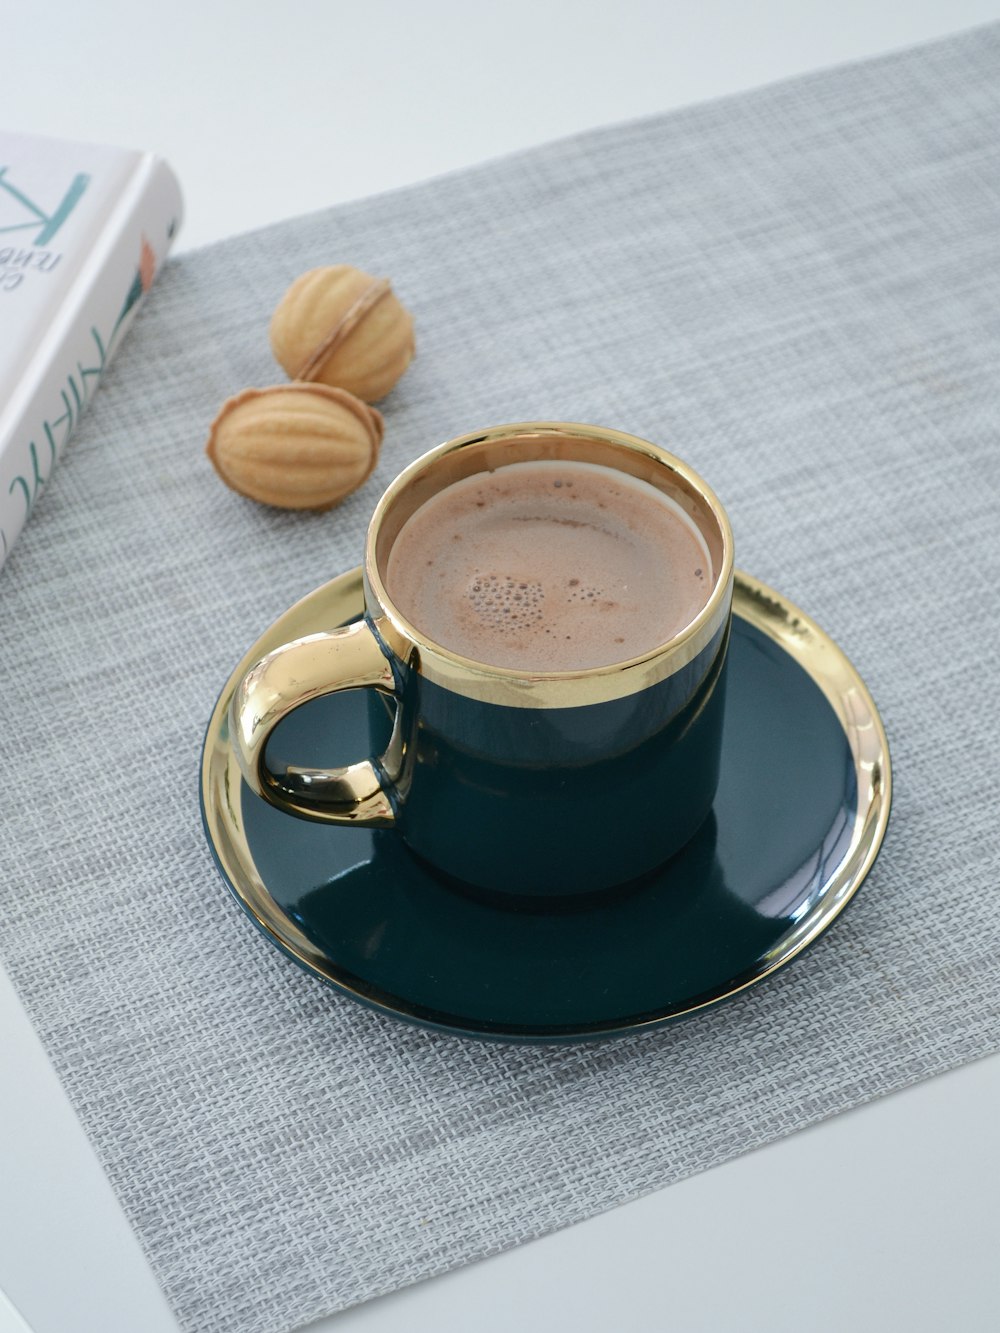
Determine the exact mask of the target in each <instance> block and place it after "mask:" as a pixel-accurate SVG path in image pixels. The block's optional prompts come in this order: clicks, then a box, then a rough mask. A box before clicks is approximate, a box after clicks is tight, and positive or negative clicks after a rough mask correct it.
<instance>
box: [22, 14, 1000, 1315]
mask: <svg viewBox="0 0 1000 1333" xmlns="http://www.w3.org/2000/svg"><path fill="white" fill-rule="evenodd" d="M995 19H1000V0H784V2H782V0H757V3H751V0H699V3H697V4H695V3H693V0H691V2H690V3H687V4H684V3H682V2H681V0H674V3H670V2H669V0H645V2H644V0H604V3H593V2H592V0H576V2H575V3H574V0H505V3H503V4H496V5H494V4H490V5H487V4H485V3H478V4H477V2H476V0H464V3H463V0H452V2H450V3H449V2H446V0H420V3H410V4H407V3H406V2H405V0H396V2H395V3H392V2H391V0H366V2H365V0H353V3H350V4H344V3H339V2H338V0H315V2H313V3H307V2H306V0H284V3H282V4H279V5H274V6H271V7H269V8H268V9H267V10H266V11H264V10H263V9H260V8H256V7H255V6H254V5H253V3H252V0H243V3H236V0H217V2H215V3H213V0H174V3H172V4H169V5H164V6H161V7H158V8H154V7H152V6H149V7H146V6H142V5H139V4H135V3H134V2H132V0H91V3H89V4H81V3H79V0H53V2H52V3H50V4H49V5H47V6H44V7H42V8H41V9H39V8H38V7H37V6H28V5H27V4H24V3H22V4H21V6H20V7H19V8H16V9H11V8H10V7H6V8H5V11H4V16H3V24H2V39H3V46H4V60H3V66H4V68H3V74H2V76H0V125H3V126H4V127H5V128H9V129H14V130H23V131H30V132H37V133H45V134H52V135H55V136H57V137H63V138H79V139H89V140H93V141H97V142H108V143H122V144H127V145H130V146H134V147H148V148H153V149H156V150H157V151H159V152H161V153H163V155H164V156H166V157H167V158H168V160H169V161H170V162H171V163H172V164H173V166H174V168H175V170H176V171H177V173H178V175H179V177H180V179H181V183H182V187H183V189H184V193H185V198H186V208H187V218H186V222H185V225H184V228H183V231H182V234H181V237H180V243H179V245H178V250H179V251H183V250H185V249H189V248H192V247H195V246H198V245H202V244H205V243H207V242H209V241H213V240H217V239H220V238H222V237H225V236H229V235H232V234H234V233H236V232H239V231H242V230H245V229H247V228H249V227H254V226H258V225H261V224H263V223H267V222H272V221H277V220H278V219H281V218H285V217H290V216H292V215H294V214H297V213H301V212H306V211H309V210H312V209H316V208H322V207H325V206H326V205H329V204H332V203H337V202H340V201H342V200H347V199H352V198H357V197H359V196H362V195H366V194H371V193H373V192H376V191H380V190H385V189H389V188H392V187H394V186H397V185H402V184H406V183H409V182H411V181H416V180H421V179H424V178H426V177H428V176H432V175H436V174H439V173H441V172H444V171H449V170H452V169H454V168H457V167H462V166H466V165H469V164H472V163H474V162H480V161H482V160H484V159H486V158H489V157H494V156H497V155H499V154H503V153H506V152H509V151H512V150H515V149H518V148H522V147H527V146H530V145H532V144H536V143H542V142H545V141H546V140H548V139H552V138H556V137H559V136H562V135H565V134H569V133H573V132H575V131H577V130H580V129H585V128H587V127H590V126H593V125H599V124H605V123H609V122H613V121H620V120H625V119H629V118H632V117H635V116H641V115H646V114H650V113H655V112H658V111H664V110H667V109H669V108H671V107H676V106H682V105H686V104H689V103H691V102H696V101H702V100H705V99H706V98H710V97H715V96H718V95H721V94H725V93H730V92H736V91H739V90H742V89H745V88H751V87H756V86H759V85H761V84H764V83H768V82H771V81H773V80H775V79H779V78H784V77H787V76H789V75H793V74H799V73H805V72H808V71H810V70H814V69H819V68H821V67H824V66H828V65H832V64H838V63H841V62H843V61H847V60H853V59H858V58H862V57H865V56H869V55H876V54H880V53H882V52H886V51H892V50H897V49H900V48H902V47H905V46H909V45H913V44H916V43H919V42H923V41H927V40H930V39H932V38H934V37H938V36H943V35H945V34H947V33H950V32H956V31H959V30H961V29H962V28H967V27H970V26H973V25H975V24H977V23H983V22H988V21H991V20H995ZM998 77H1000V71H998ZM337 258H338V256H330V259H331V261H335V260H336V259H337ZM262 318H263V316H262ZM0 603H2V588H0ZM207 706H208V705H207V703H206V707H207ZM2 836H3V833H2V826H0V837H2ZM799 965H800V966H801V965H802V964H799ZM805 965H808V963H806V964H805ZM776 1077H780V1071H776ZM998 1116H1000V1057H991V1058H989V1059H987V1060H983V1061H980V1062H979V1063H977V1064H974V1065H971V1066H967V1067H966V1068H964V1069H962V1070H959V1071H956V1072H954V1073H951V1074H946V1075H943V1076H941V1077H938V1078H935V1079H931V1080H929V1081H927V1082H925V1083H922V1084H920V1085H918V1086H917V1087H915V1088H912V1089H910V1090H907V1091H905V1092H902V1093H897V1094H895V1095H893V1096H891V1097H888V1098H885V1099H883V1100H882V1101H880V1102H877V1103H873V1104H870V1105H868V1106H866V1107H863V1108H861V1109H860V1110H858V1111H854V1112H851V1113H849V1114H846V1115H841V1116H838V1117H835V1118H834V1119H832V1120H829V1121H827V1122H825V1123H824V1124H822V1125H819V1126H816V1127H814V1128H812V1129H809V1130H805V1131H803V1132H801V1133H799V1134H795V1135H793V1136H791V1137H790V1138H787V1139H785V1140H783V1141H781V1142H779V1143H776V1144H773V1145H771V1146H769V1147H767V1148H764V1149H760V1150H758V1151H756V1152H754V1153H751V1154H749V1155H747V1156H746V1157H743V1158H740V1159H739V1160H737V1161H735V1162H732V1163H729V1164H728V1165H726V1166H722V1167H718V1168H716V1169H715V1170H713V1171H709V1172H705V1173H703V1174H701V1175H699V1176H695V1177H693V1178H692V1179H690V1180H687V1181H684V1182H682V1183H680V1184H678V1185H674V1186H672V1187H671V1188H669V1189H666V1190H661V1191H659V1192H658V1193H656V1194H653V1195H650V1196H648V1197H646V1198H644V1199H640V1200H637V1201H635V1202H632V1203H629V1204H627V1205H625V1206H623V1207H621V1208H618V1209H615V1210H614V1211H612V1212H610V1213H606V1214H604V1215H603V1216H601V1217H597V1218H594V1219H592V1220H591V1221H589V1222H584V1223H581V1224H579V1225H577V1226H574V1227H572V1228H569V1229H567V1230H565V1231H562V1232H559V1233H557V1234H555V1235H553V1236H549V1237H546V1238H544V1239H542V1240H540V1241H535V1242H533V1243H532V1244H530V1245H525V1246H521V1247H520V1248H519V1249H517V1250H514V1251H511V1252H509V1253H507V1254H505V1255H502V1256H499V1257H498V1258H493V1259H489V1260H484V1261H481V1262H479V1263H476V1264H472V1265H470V1266H469V1267H467V1268H465V1269H462V1270H459V1271H457V1272H455V1273H452V1274H449V1275H447V1276H445V1277H441V1278H435V1279H432V1280H430V1281H427V1282H423V1283H419V1284H417V1285H416V1286H414V1287H411V1288H408V1289H407V1290H405V1291H402V1292H399V1293H396V1294H395V1295H392V1296H389V1297H385V1298H383V1299H381V1300H376V1301H372V1302H369V1303H368V1304H366V1305H364V1306H360V1307H358V1308H356V1309H354V1310H351V1311H347V1312H345V1313H344V1314H343V1315H340V1316H338V1317H333V1318H330V1319H327V1320H323V1321H321V1322H320V1323H319V1324H315V1325H312V1326H311V1328H312V1329H313V1333H396V1330H399V1329H403V1328H405V1329H406V1330H407V1333H451V1331H452V1330H454V1331H456V1333H457V1330H466V1329H469V1328H476V1329H477V1331H478V1333H501V1331H502V1333H507V1330H509V1329H510V1328H512V1327H517V1328H520V1329H523V1330H526V1333H533V1331H534V1330H541V1329H545V1330H548V1329H563V1328H566V1329H568V1328H572V1329H574V1330H575V1331H576V1333H598V1330H602V1331H603V1330H605V1329H609V1328H613V1327H614V1328H618V1327H620V1328H627V1329H630V1330H635V1331H636V1333H647V1331H648V1333H653V1331H654V1330H655V1331H656V1333H660V1330H666V1329H670V1330H680V1331H682V1333H700V1331H701V1330H706V1331H714V1330H723V1329H729V1328H734V1327H739V1328H742V1329H747V1330H751V1331H756V1330H765V1329H766V1330H769V1333H785V1330H788V1331H789V1333H790V1331H791V1330H793V1329H794V1330H796V1333H798V1330H801V1329H807V1330H810V1333H834V1330H836V1331H837V1333H840V1330H842V1329H845V1328H848V1327H852V1326H853V1327H856V1328H859V1329H862V1330H874V1329H879V1330H896V1329H906V1330H908V1333H923V1331H924V1330H926V1331H927V1333H931V1331H932V1330H933V1331H934V1333H937V1330H940V1329H945V1328H947V1329H949V1330H956V1331H961V1333H978V1330H983V1333H985V1331H986V1330H990V1333H993V1331H994V1330H996V1329H997V1328H1000V1275H998V1272H1000V1270H998V1265H997V1262H996V1255H997V1252H998V1242H1000V1219H998V1213H997V1207H996V1201H995V1200H996V1195H997V1172H998V1166H1000V1148H998V1136H997V1133H996V1124H997V1120H998ZM0 1290H2V1291H3V1292H6V1295H7V1299H6V1300H5V1299H4V1298H3V1296H2V1295H0V1333H23V1330H24V1328H25V1326H26V1325H27V1326H28V1327H30V1328H31V1329H32V1330H33V1331H34V1333H177V1329H178V1325H177V1323H176V1321H175V1320H174V1318H173V1316H172V1314H171V1313H170V1310H169V1308H168V1307H167V1304H166V1302H165V1300H164V1298H163V1296H162V1294H161V1293H160V1291H159V1288H158V1286H157V1284H156V1281H155V1279H154V1278H153V1275H152V1273H151V1271H150V1269H149V1267H148V1265H147V1263H146V1261H145V1259H144V1258H143V1255H142V1253H141V1251H140V1248H139V1245H138V1242H137V1240H136V1239H135V1237H134V1236H133V1234H132V1232H131V1229H130V1228H129V1226H128V1223H127V1222H126V1221H125V1218H124V1215H123V1214H122V1212H121V1210H120V1208H119V1207H118V1204H117V1202H116V1200H115V1198H114V1196H113V1194H112V1192H111V1189H110V1186H109V1185H108V1183H107V1181H106V1179H105V1177H104V1175H103V1172H102V1171H101V1169H100V1167H99V1165H98V1163H97V1159H96V1157H95V1156H94V1153H93V1150H92V1149H91V1147H90V1145H89V1143H88V1141H87V1139H86V1136H85V1135H84V1133H83V1130H82V1128H81V1127H80V1124H79V1122H78V1121H77V1119H76V1117H75V1115H74V1114H73V1112H72V1110H71V1108H70V1106H69V1103H68V1101H67V1100H66V1097H65V1094H64V1093H63V1092H62V1089H61V1087H60V1085H59V1083H58V1080H57V1079H56V1076H55V1074H54V1072H53V1070H52V1068H51V1066H50V1065H49V1063H48V1060H47V1059H46V1057H45V1054H44V1052H43V1050H42V1048H41V1046H40V1044H39V1042H38V1039H37V1037H36V1036H35V1033H34V1030H33V1028H32V1027H31V1024H30V1022H29V1020H28V1018H27V1016H26V1015H25V1013H24V1010H23V1009H22V1008H21V1005H20V1003H19V1001H18V999H17V997H16V995H15V993H14V991H13V988H12V987H11V985H10V983H9V981H8V980H7V978H6V977H5V976H4V975H3V973H2V972H0Z"/></svg>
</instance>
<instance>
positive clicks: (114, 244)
mask: <svg viewBox="0 0 1000 1333" xmlns="http://www.w3.org/2000/svg"><path fill="white" fill-rule="evenodd" d="M181 212H182V206H181V194H180V188H179V186H178V184H177V180H176V178H175V176H174V174H173V172H172V171H171V170H170V168H169V167H168V166H167V164H166V163H165V162H164V161H163V160H162V159H161V158H158V157H156V156H155V155H154V154H152V153H142V152H134V151H130V150H128V149H123V148H108V147H101V146H98V145H94V144H78V143H68V142H63V141H62V140H56V139H43V138H36V137H33V136H30V135H22V134H8V133H6V132H4V131H2V130H0V565H2V564H3V562H4V560H5V559H6V557H7V554H8V552H9V551H10V549H11V547H12V546H13V544H14V541H15V540H16V538H17V535H18V533H19V532H20V531H21V529H22V527H23V526H24V524H25V522H26V521H27V519H28V518H29V517H30V515H31V513H32V510H33V509H34V507H35V505H36V503H37V502H38V500H39V497H40V496H41V494H42V493H43V491H44V488H45V485H46V483H47V481H48V480H49V477H50V476H51V475H52V469H53V468H54V466H55V464H56V463H57V461H58V459H59V457H60V455H61V454H62V452H63V449H64V448H65V446H66V442H67V440H68V439H69V437H70V435H71V434H72V432H73V430H74V429H75V427H76V425H77V423H78V421H79V419H80V416H81V414H82V413H83V411H84V409H85V408H86V406H87V404H88V403H89V402H90V400H91V399H92V398H93V396H94V392H95V391H96V389H97V386H98V385H99V384H100V381H101V376H102V375H103V373H104V371H105V370H106V369H107V366H108V364H109V362H110V361H111V358H112V356H113V355H114V352H115V350H116V348H117V347H118V346H119V344H120V343H121V340H122V337H123V336H124V334H125V332H126V330H127V329H128V327H129V325H130V324H131V322H132V320H133V319H134V318H135V315H136V313H137V311H138V309H139V306H140V305H141V303H142V299H143V297H144V296H145V294H146V292H148V291H149V288H150V287H151V285H152V283H153V279H154V278H155V276H156V273H157V272H158V270H159V268H160V266H161V264H162V263H163V260H164V259H165V258H166V255H167V252H168V251H169V249H170V245H171V243H172V241H173V239H174V236H175V235H176V232H177V229H178V227H179V226H180V221H181Z"/></svg>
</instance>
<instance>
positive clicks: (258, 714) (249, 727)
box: [229, 620, 396, 828]
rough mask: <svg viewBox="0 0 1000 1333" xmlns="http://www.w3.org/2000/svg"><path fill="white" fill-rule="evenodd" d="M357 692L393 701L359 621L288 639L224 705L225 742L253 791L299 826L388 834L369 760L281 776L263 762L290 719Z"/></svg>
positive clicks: (388, 679)
mask: <svg viewBox="0 0 1000 1333" xmlns="http://www.w3.org/2000/svg"><path fill="white" fill-rule="evenodd" d="M360 688H367V689H374V690H378V691H379V692H380V693H381V694H388V695H395V694H396V682H395V679H394V677H393V673H392V666H391V664H390V662H389V659H388V658H387V657H386V655H385V653H384V652H383V650H382V648H381V646H380V644H379V641H378V639H377V638H376V637H375V634H374V632H373V631H372V628H371V626H370V625H369V624H368V622H367V621H365V620H359V621H358V622H357V623H355V624H353V625H347V626H345V627H344V628H343V629H336V630H331V631H329V632H328V633H325V634H309V635H307V636H306V637H305V638H302V639H294V640H293V641H292V642H291V643H286V644H284V645H283V646H282V647H280V648H276V649H275V650H274V652H272V653H268V655H267V656H266V657H263V658H261V660H260V661H259V662H257V663H255V664H254V666H252V667H251V668H250V670H249V671H248V672H247V673H246V675H245V676H244V677H243V679H242V680H241V681H240V683H239V685H238V686H237V687H236V690H235V692H234V694H233V698H232V702H231V703H230V705H229V734H230V737H231V740H232V745H233V749H234V752H235V754H236V759H237V762H238V763H239V766H240V770H241V772H242V774H243V777H244V780H245V781H246V783H247V785H248V786H249V787H250V789H251V791H253V792H255V793H256V794H257V795H258V796H262V797H263V798H264V799H265V800H266V801H270V803H271V804H272V805H274V806H277V807H278V809H279V810H285V811H288V812H289V813H290V814H295V815H299V816H301V817H302V818H304V819H314V820H318V821H320V822H321V823H327V824H361V825H364V826H365V827H367V828H391V827H392V826H393V824H394V823H395V814H394V812H393V808H392V805H391V804H390V801H389V798H388V796H387V795H386V792H385V789H384V788H383V785H382V782H381V779H380V778H379V774H378V772H377V770H376V767H375V765H374V764H373V763H372V762H371V761H370V760H368V759H364V760H361V761H360V762H358V763H355V764H348V765H347V766H346V767H344V768H295V767H289V768H287V769H286V770H285V771H284V772H283V773H281V774H277V773H272V772H271V770H270V769H269V768H268V767H267V763H266V761H265V749H266V747H267V742H268V739H269V737H270V735H271V733H272V732H273V731H274V729H275V727H276V726H277V725H278V723H279V722H281V721H282V720H283V719H284V718H286V717H287V716H288V715H289V713H291V712H293V711H294V710H295V709H296V708H299V707H301V705H302V704H305V703H308V702H309V701H310V700H312V699H318V698H319V697H320V696H321V695H324V694H335V693H337V692H339V691H340V690H355V689H360Z"/></svg>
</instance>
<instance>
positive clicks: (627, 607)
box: [385, 460, 712, 671]
mask: <svg viewBox="0 0 1000 1333" xmlns="http://www.w3.org/2000/svg"><path fill="white" fill-rule="evenodd" d="M385 587H386V592H387V593H388V594H389V596H390V598H391V599H392V601H393V603H394V604H395V605H396V606H398V607H399V609H400V610H401V611H402V612H403V614H404V615H405V616H406V618H407V619H408V620H409V621H410V622H411V623H412V624H414V625H419V626H420V627H421V629H422V630H423V631H424V632H425V633H426V634H427V635H428V636H429V637H430V638H431V639H433V640H434V641H435V642H436V643H440V644H442V645H443V646H444V647H445V648H450V649H451V650H452V651H453V652H456V653H460V654H461V655H462V656H463V657H468V658H473V659H475V660H477V661H480V662H488V663H490V664H491V665H493V666H498V667H508V668H513V669H515V670H518V671H585V670H587V669H588V668H591V667H599V666H610V665H612V664H613V663H615V662H622V661H625V660H627V659H628V658H630V657H638V656H639V655H641V654H642V653H646V652H649V651H651V650H652V649H654V648H656V647H657V645H659V644H662V643H667V642H668V641H669V640H670V639H672V638H674V637H675V636H676V635H677V634H679V633H680V632H681V630H683V629H685V628H686V627H687V626H688V625H689V624H690V623H691V622H692V621H693V620H694V619H695V617H696V616H697V615H698V613H699V612H700V611H701V610H702V608H703V607H704V606H705V603H706V602H707V601H708V597H709V593H710V591H711V588H712V557H711V553H710V551H709V549H708V544H707V542H706V541H705V538H704V537H703V536H702V534H701V532H700V530H699V529H698V527H697V525H696V524H695V522H694V519H693V518H692V517H691V516H690V515H689V514H687V513H685V511H684V510H683V509H682V508H681V507H680V505H679V504H678V503H677V501H676V500H674V499H672V498H671V497H670V496H668V495H666V494H664V492H663V491H660V490H657V489H656V487H654V486H652V485H650V483H649V482H645V481H641V480H639V479H638V478H636V477H631V476H628V475H627V474H625V473H622V472H616V471H615V470H614V469H612V468H609V467H606V466H604V465H602V464H596V463H582V462H577V461H575V460H567V461H565V462H560V463H550V462H527V463H515V464H512V465H511V466H509V467H503V468H498V469H497V470H496V471H494V472H485V473H476V474H473V475H472V476H471V477H466V478H464V479H462V480H461V481H457V482H454V483H453V484H452V485H451V486H448V487H446V488H445V489H444V490H442V491H439V492H438V493H437V494H436V495H432V496H431V497H430V498H429V499H428V500H426V501H425V502H424V504H422V505H421V506H420V508H419V509H417V510H416V511H415V512H414V513H413V514H411V516H410V517H409V518H408V519H407V521H406V522H405V523H404V525H403V527H402V528H401V529H400V532H399V535H398V536H397V537H396V540H395V541H394V542H393V545H392V550H391V551H390V553H389V559H388V562H387V564H386V571H385Z"/></svg>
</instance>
